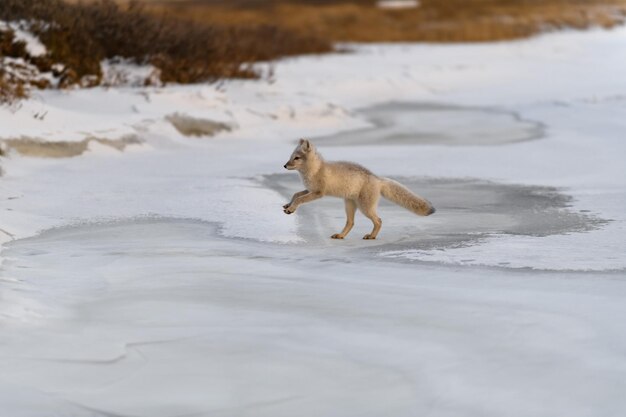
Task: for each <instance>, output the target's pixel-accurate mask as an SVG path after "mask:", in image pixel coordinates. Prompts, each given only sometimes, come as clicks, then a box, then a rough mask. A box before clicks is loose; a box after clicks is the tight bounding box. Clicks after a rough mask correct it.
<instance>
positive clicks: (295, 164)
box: [283, 139, 435, 239]
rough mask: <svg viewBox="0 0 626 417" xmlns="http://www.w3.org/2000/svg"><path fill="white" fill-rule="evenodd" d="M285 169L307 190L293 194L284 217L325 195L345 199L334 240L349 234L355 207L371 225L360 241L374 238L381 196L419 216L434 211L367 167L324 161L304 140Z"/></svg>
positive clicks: (284, 207) (414, 196) (380, 224)
mask: <svg viewBox="0 0 626 417" xmlns="http://www.w3.org/2000/svg"><path fill="white" fill-rule="evenodd" d="M285 168H286V169H289V170H297V171H298V172H299V173H300V177H301V178H302V182H303V183H304V186H305V187H306V190H303V191H300V192H298V193H295V194H294V195H293V197H292V198H291V201H290V202H289V203H288V204H285V205H284V206H283V210H284V212H285V213H286V214H291V213H293V212H295V211H296V209H297V208H298V206H300V205H301V204H304V203H308V202H310V201H313V200H317V199H318V198H322V197H323V196H325V195H330V196H333V197H340V198H343V199H344V201H345V205H346V216H347V220H346V225H345V227H344V228H343V230H342V231H341V232H340V233H336V234H334V235H332V236H331V237H332V238H333V239H343V238H344V237H345V236H346V235H347V234H348V233H349V232H350V230H351V229H352V226H353V225H354V214H355V212H356V209H357V208H358V209H359V210H360V211H361V212H362V213H363V214H364V215H365V216H366V217H367V218H369V219H370V220H371V221H372V223H374V229H372V232H371V233H368V234H366V235H365V236H364V237H363V239H376V236H377V235H378V232H379V231H380V227H381V226H382V220H381V219H380V217H378V213H377V212H376V208H377V207H378V200H379V198H380V196H381V195H382V196H383V197H385V198H386V199H388V200H391V201H393V202H394V203H396V204H398V205H400V206H402V207H404V208H406V209H407V210H410V211H412V212H413V213H415V214H418V215H420V216H428V215H431V214H433V213H434V212H435V208H434V207H433V206H432V204H431V203H430V202H429V201H428V200H426V199H424V198H422V197H420V196H418V195H416V194H414V193H413V192H412V191H410V190H409V189H408V188H406V187H405V186H403V185H402V184H400V183H399V182H397V181H394V180H391V179H389V178H382V177H377V176H376V175H374V174H372V173H371V172H370V171H369V170H368V169H367V168H364V167H362V166H361V165H358V164H353V163H352V162H326V161H324V159H323V158H322V156H321V155H320V154H319V153H318V152H317V150H316V149H315V147H314V146H313V145H312V144H311V142H309V141H308V140H305V139H300V143H299V144H298V146H297V147H296V149H295V150H294V151H293V153H292V154H291V158H289V161H288V162H287V163H286V164H285Z"/></svg>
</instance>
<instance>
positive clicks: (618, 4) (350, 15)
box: [149, 0, 626, 42]
mask: <svg viewBox="0 0 626 417" xmlns="http://www.w3.org/2000/svg"><path fill="white" fill-rule="evenodd" d="M149 4H150V5H149V9H150V10H152V11H153V12H164V11H167V12H168V13H171V14H173V15H176V16H179V17H183V18H186V19H192V20H195V21H199V22H209V23H217V22H220V24H227V25H230V26H232V27H238V26H244V25H259V24H267V23H270V22H271V23H272V24H275V25H277V26H278V27H281V28H285V29H288V30H292V31H295V32H299V33H306V34H312V35H315V36H316V37H318V38H323V39H329V40H331V41H364V42H372V41H429V42H480V41H497V40H505V39H515V38H521V37H527V36H531V35H533V34H536V33H539V32H543V31H546V30H553V29H559V28H565V27H569V28H577V29H583V28H588V27H590V26H601V27H612V26H614V25H616V24H619V23H622V22H623V21H624V18H625V16H626V0H422V1H421V4H420V6H419V7H417V8H414V9H403V10H385V9H380V8H378V7H377V6H376V2H375V1H373V0H360V1H359V0H353V1H342V0H335V1H332V0H301V1H286V0H268V1H254V0H231V1H229V2H224V1H215V0H204V1H202V0H193V1H188V0H177V1H159V2H149Z"/></svg>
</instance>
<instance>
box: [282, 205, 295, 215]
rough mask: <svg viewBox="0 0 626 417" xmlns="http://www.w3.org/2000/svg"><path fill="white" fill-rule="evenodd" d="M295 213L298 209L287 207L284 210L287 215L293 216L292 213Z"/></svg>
mask: <svg viewBox="0 0 626 417" xmlns="http://www.w3.org/2000/svg"><path fill="white" fill-rule="evenodd" d="M295 211H296V208H295V207H292V206H287V207H285V208H284V209H283V212H284V213H285V214H291V213H294V212H295Z"/></svg>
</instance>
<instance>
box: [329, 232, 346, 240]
mask: <svg viewBox="0 0 626 417" xmlns="http://www.w3.org/2000/svg"><path fill="white" fill-rule="evenodd" d="M330 238H331V239H343V235H341V234H340V233H335V234H334V235H332V236H331V237H330Z"/></svg>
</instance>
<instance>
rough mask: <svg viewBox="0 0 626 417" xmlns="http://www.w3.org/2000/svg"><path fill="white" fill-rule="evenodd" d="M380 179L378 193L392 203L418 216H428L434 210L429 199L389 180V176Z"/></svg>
mask: <svg viewBox="0 0 626 417" xmlns="http://www.w3.org/2000/svg"><path fill="white" fill-rule="evenodd" d="M381 179H382V187H381V189H380V193H381V194H382V196H383V197H385V198H386V199H387V200H390V201H393V202H394V203H396V204H398V205H400V206H402V207H404V208H405V209H407V210H409V211H412V212H413V213H415V214H418V215H420V216H429V215H431V214H433V213H434V212H435V208H434V207H433V205H432V204H431V203H430V201H428V200H426V199H425V198H422V197H420V196H418V195H417V194H414V193H413V192H412V191H411V190H409V189H408V188H406V187H405V186H404V185H402V184H400V183H399V182H397V181H394V180H390V179H389V178H381Z"/></svg>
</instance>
